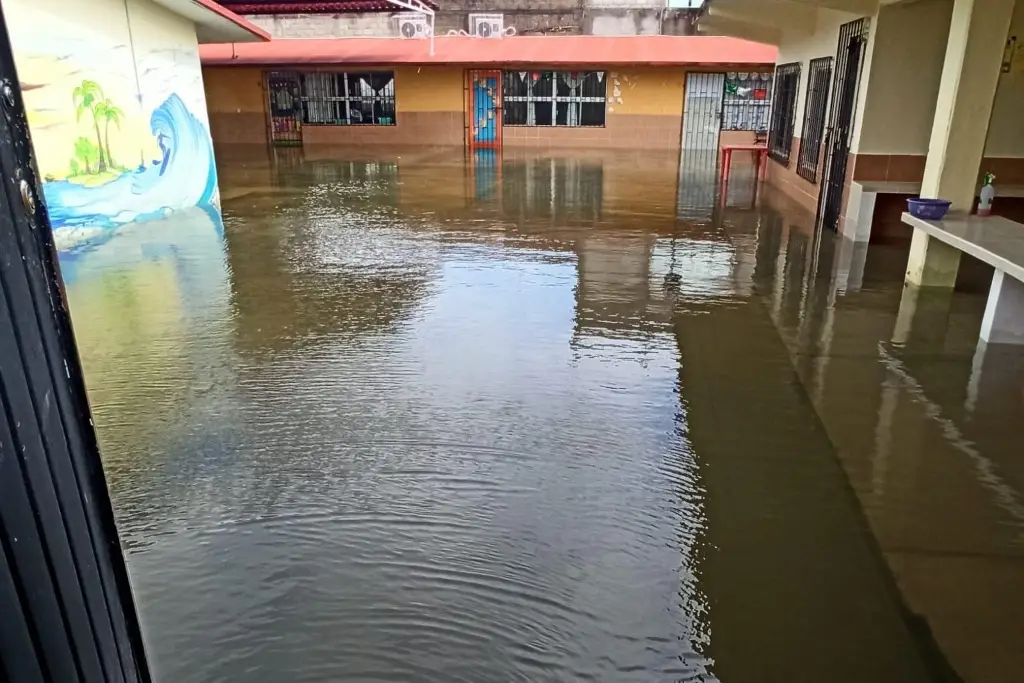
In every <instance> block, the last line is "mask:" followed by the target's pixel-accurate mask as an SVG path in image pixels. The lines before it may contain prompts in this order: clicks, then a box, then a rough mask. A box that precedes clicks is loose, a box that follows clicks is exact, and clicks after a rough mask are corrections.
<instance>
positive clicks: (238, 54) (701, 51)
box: [199, 36, 778, 66]
mask: <svg viewBox="0 0 1024 683" xmlns="http://www.w3.org/2000/svg"><path fill="white" fill-rule="evenodd" d="M434 43H435V45H434V54H433V55H431V54H429V49H430V41H429V40H423V39H415V40H407V39H402V38H335V39H332V40H288V39H282V40H272V41H270V42H269V43H245V44H234V43H231V44H223V45H200V46H199V56H200V59H201V60H202V63H203V64H205V65H221V66H228V65H243V64H244V65H253V64H262V65H286V64H295V65H299V64H366V65H370V64H373V65H386V64H477V65H486V64H493V65H515V64H522V65H538V66H541V65H547V66H556V65H581V66H582V65H587V66H611V65H654V66H682V65H694V64H734V65H737V66H741V65H753V64H774V63H775V59H776V57H777V56H778V50H777V49H776V48H775V47H774V46H772V45H764V44H762V43H752V42H750V41H747V40H741V39H739V38H728V37H724V36H516V37H513V38H500V39H497V38H471V37H465V36H444V37H438V38H436V39H435V41H434Z"/></svg>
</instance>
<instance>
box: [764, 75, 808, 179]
mask: <svg viewBox="0 0 1024 683" xmlns="http://www.w3.org/2000/svg"><path fill="white" fill-rule="evenodd" d="M799 85H800V63H799V62H793V63H791V64H780V65H779V66H777V67H775V88H774V91H775V97H774V106H773V107H772V118H771V129H770V132H769V136H768V156H770V157H771V158H772V159H774V160H775V161H777V162H779V163H780V164H782V165H784V166H789V153H790V151H791V150H792V148H793V123H794V121H795V119H796V93H797V88H798V86H799Z"/></svg>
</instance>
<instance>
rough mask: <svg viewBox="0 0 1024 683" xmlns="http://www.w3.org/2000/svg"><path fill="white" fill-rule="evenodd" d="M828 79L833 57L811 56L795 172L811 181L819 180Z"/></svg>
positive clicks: (829, 79) (830, 74)
mask: <svg viewBox="0 0 1024 683" xmlns="http://www.w3.org/2000/svg"><path fill="white" fill-rule="evenodd" d="M831 80H832V57H820V58H818V59H812V60H811V64H810V69H808V73H807V97H806V98H805V101H806V103H807V104H805V105H804V128H803V139H802V141H801V143H800V154H799V156H798V157H797V161H796V172H797V173H798V174H800V177H801V178H803V179H804V180H807V181H809V182H812V183H816V182H818V160H819V159H820V158H821V138H822V135H823V134H824V132H825V109H826V108H827V107H828V88H829V81H831Z"/></svg>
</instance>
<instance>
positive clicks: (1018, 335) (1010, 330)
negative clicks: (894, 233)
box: [903, 213, 1024, 344]
mask: <svg viewBox="0 0 1024 683" xmlns="http://www.w3.org/2000/svg"><path fill="white" fill-rule="evenodd" d="M903 222H904V223H906V224H907V225H909V226H911V227H913V228H914V229H916V230H923V231H924V232H925V233H927V234H928V236H929V237H932V238H935V239H937V240H939V241H941V242H944V243H946V244H948V245H950V246H951V247H954V248H956V249H959V250H960V251H962V252H963V253H965V254H970V255H971V256H973V257H974V258H976V259H978V260H980V261H983V262H985V263H987V264H989V265H990V266H992V267H993V268H995V270H996V272H995V274H994V275H993V277H992V287H991V289H990V290H989V295H988V303H987V304H986V305H985V317H984V318H983V319H982V323H981V339H982V340H983V341H985V342H992V343H997V344H1024V225H1022V224H1021V223H1017V222H1014V221H1011V220H1009V219H1006V218H1001V217H999V216H990V217H988V218H979V217H978V216H957V215H951V216H947V217H946V218H945V219H944V220H941V221H928V220H924V219H921V218H915V217H914V216H911V215H910V214H909V213H904V214H903Z"/></svg>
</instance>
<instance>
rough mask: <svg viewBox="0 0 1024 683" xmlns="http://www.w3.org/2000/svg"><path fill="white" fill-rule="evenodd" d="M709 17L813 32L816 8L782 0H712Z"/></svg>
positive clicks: (793, 31)
mask: <svg viewBox="0 0 1024 683" xmlns="http://www.w3.org/2000/svg"><path fill="white" fill-rule="evenodd" d="M707 16H710V17H720V18H722V19H732V20H734V21H740V22H745V23H750V24H758V25H761V26H770V27H772V28H777V29H781V30H783V31H785V32H786V33H787V34H793V33H801V34H811V33H814V29H815V26H816V25H817V21H818V10H817V9H816V8H814V7H810V6H808V5H803V4H799V3H793V2H785V1H784V0H715V2H714V3H712V4H711V5H709V6H708V14H707Z"/></svg>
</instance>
